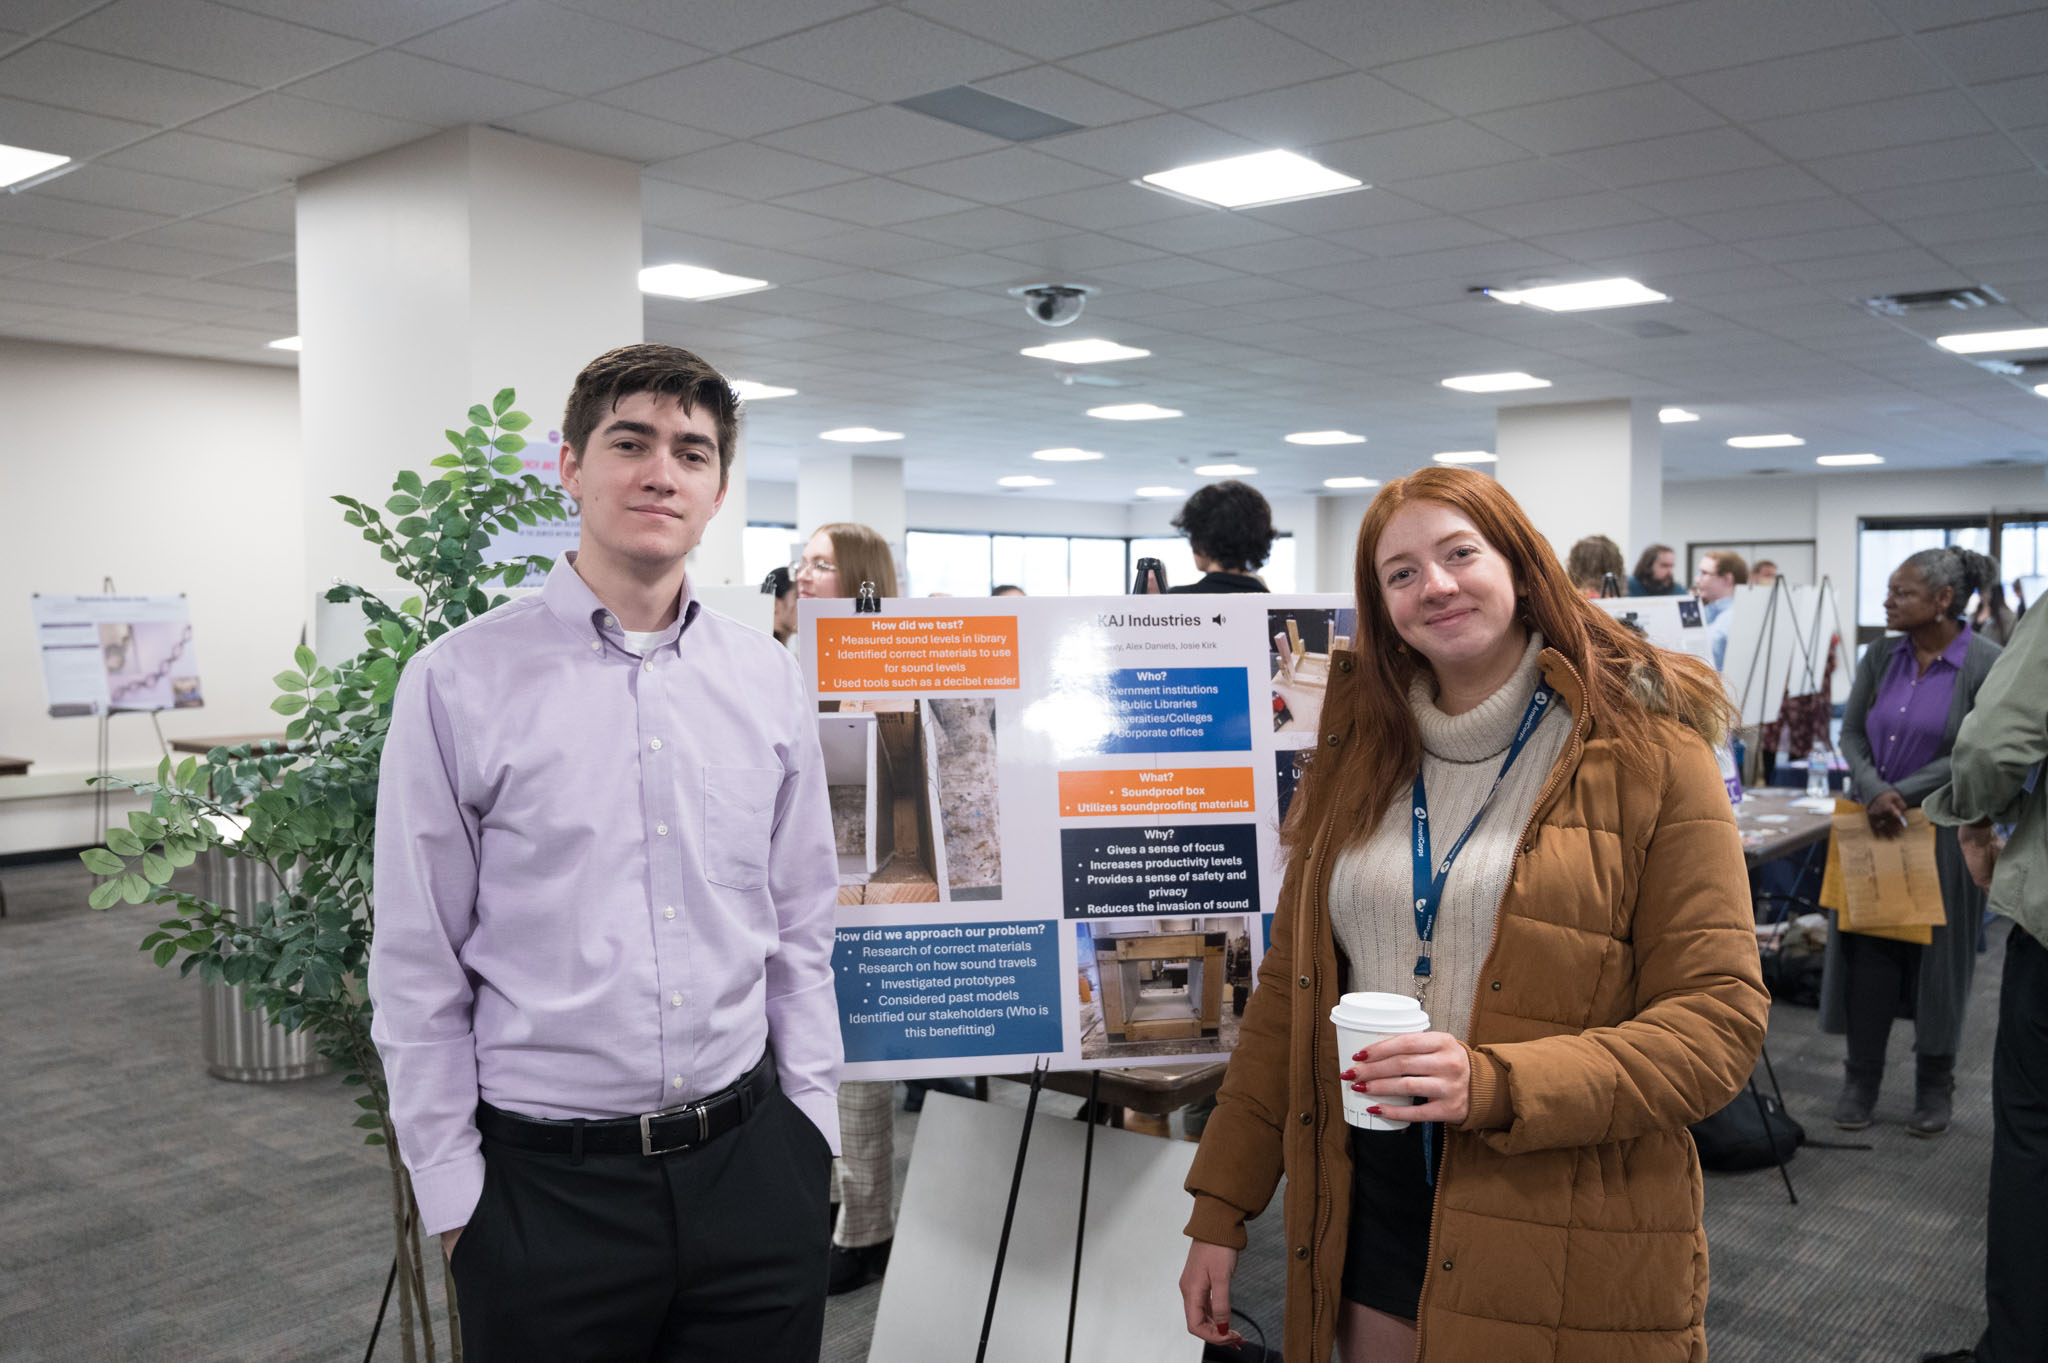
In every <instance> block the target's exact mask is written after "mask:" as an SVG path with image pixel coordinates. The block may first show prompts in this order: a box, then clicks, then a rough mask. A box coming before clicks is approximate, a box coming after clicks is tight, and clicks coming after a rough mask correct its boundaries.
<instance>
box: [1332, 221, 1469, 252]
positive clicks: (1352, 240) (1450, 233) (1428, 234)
mask: <svg viewBox="0 0 2048 1363" xmlns="http://www.w3.org/2000/svg"><path fill="white" fill-rule="evenodd" d="M1325 240H1328V241H1332V242H1336V243H1337V244H1339V245H1341V246H1347V247H1352V248H1355V249H1357V250H1360V251H1364V252H1365V253H1367V254H1368V255H1375V256H1401V255H1407V254H1409V253H1411V252H1414V251H1441V250H1448V249H1449V248H1451V247H1454V246H1482V245H1485V244H1486V243H1488V242H1494V241H1505V240H1507V238H1505V237H1504V236H1502V235H1501V234H1500V233H1499V232H1496V231H1494V230H1493V229H1492V228H1490V227H1482V226H1480V225H1479V224H1478V223H1476V222H1470V221H1468V220H1466V219H1464V218H1454V217H1435V218H1411V219H1409V220H1407V221H1405V222H1390V223H1386V224H1384V225H1382V226H1378V227H1361V228H1355V229H1353V230H1350V231H1346V232H1330V233H1327V234H1325Z"/></svg>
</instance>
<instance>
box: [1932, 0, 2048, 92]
mask: <svg viewBox="0 0 2048 1363" xmlns="http://www.w3.org/2000/svg"><path fill="white" fill-rule="evenodd" d="M1920 42H1921V43H1923V44H1924V45H1925V46H1926V47H1927V49H1928V50H1929V51H1930V52H1932V53H1933V54H1934V56H1935V58H1936V59H1937V60H1939V61H1940V62H1941V63H1942V64H1943V65H1944V66H1946V67H1947V68H1948V69H1949V70H1950V71H1952V72H1954V73H1955V76H1956V78H1957V79H1958V80H1962V81H1965V82H1968V83H1973V84H1974V83H1978V82H1983V81H1995V80H2004V79H2006V78H2008V77H2012V76H2033V75H2039V74H2040V73H2041V70H2042V68H2043V66H2044V65H2048V59H2044V54H2048V9H2043V8H2041V7H2040V6H2038V5H2037V6H2035V7H2034V8H2032V9H2031V10H2029V11H2027V12H2026V13H2023V14H2013V15H2008V16H2006V17H2005V18H2002V19H1984V20H1980V21H1979V22H1977V23H1973V24H1955V25H1952V26H1950V27H1946V28H1938V29H1934V30H1932V31H1930V32H1926V33H1922V34H1921V35H1920Z"/></svg>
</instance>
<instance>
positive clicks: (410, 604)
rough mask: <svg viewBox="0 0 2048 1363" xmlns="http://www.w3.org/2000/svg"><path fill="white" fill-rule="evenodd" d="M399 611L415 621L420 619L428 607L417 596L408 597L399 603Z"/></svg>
mask: <svg viewBox="0 0 2048 1363" xmlns="http://www.w3.org/2000/svg"><path fill="white" fill-rule="evenodd" d="M398 609H399V610H400V611H401V612H403V613H404V614H406V615H410V616H412V617H413V618H414V619H418V618H419V617H420V616H421V615H423V614H424V613H425V611H426V607H425V606H423V605H422V604H421V603H420V599H419V598H418V597H417V596H408V597H407V598H405V600H403V601H401V602H399V603H398Z"/></svg>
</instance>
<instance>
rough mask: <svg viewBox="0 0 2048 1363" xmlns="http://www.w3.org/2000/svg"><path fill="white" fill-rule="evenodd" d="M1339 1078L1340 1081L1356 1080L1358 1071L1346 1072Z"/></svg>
mask: <svg viewBox="0 0 2048 1363" xmlns="http://www.w3.org/2000/svg"><path fill="white" fill-rule="evenodd" d="M1337 1077H1338V1078H1339V1079H1356V1078H1357V1077H1358V1071H1357V1070H1346V1071H1344V1073H1342V1074H1340V1075H1338V1076H1337Z"/></svg>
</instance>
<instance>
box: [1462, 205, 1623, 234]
mask: <svg viewBox="0 0 2048 1363" xmlns="http://www.w3.org/2000/svg"><path fill="white" fill-rule="evenodd" d="M1470 216H1471V218H1472V220H1473V221H1474V222H1477V223H1480V224H1482V225H1483V226H1486V227H1491V228H1493V229H1495V230H1496V231H1500V232H1505V233H1507V234H1508V235H1509V236H1511V237H1523V238H1528V237H1537V236H1548V235H1550V234H1552V233H1557V232H1582V231H1587V230H1590V229H1593V228H1600V227H1622V226H1626V225H1628V224H1630V223H1639V222H1649V221H1651V220H1653V219H1656V218H1658V217H1660V216H1661V215H1660V214H1659V213H1658V212H1657V210H1656V209H1654V208H1647V207H1645V206H1644V205H1642V204H1640V203H1638V202H1636V201H1635V200H1634V199H1631V198H1629V197H1628V196H1627V195H1625V194H1577V195H1573V196H1571V197H1570V198H1564V199H1546V200H1544V201H1543V202H1541V203H1527V204H1511V205H1509V206H1507V207H1505V208H1486V209H1479V210H1476V211H1474V212H1473V213H1472V214H1471V215H1470Z"/></svg>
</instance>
